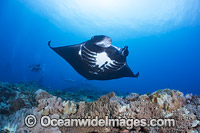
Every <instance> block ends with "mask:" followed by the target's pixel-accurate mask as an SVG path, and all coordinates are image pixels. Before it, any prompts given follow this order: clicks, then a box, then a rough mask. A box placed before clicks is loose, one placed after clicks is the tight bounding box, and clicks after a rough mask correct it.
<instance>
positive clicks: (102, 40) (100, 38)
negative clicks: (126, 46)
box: [90, 35, 112, 48]
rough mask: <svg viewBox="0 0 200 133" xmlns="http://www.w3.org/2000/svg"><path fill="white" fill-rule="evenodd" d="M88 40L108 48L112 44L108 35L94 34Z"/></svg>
mask: <svg viewBox="0 0 200 133" xmlns="http://www.w3.org/2000/svg"><path fill="white" fill-rule="evenodd" d="M90 42H91V43H92V44H95V45H97V46H100V47H102V48H108V47H110V46H111V44H112V39H111V38H110V37H108V36H104V35H96V36H93V37H92V38H91V40H90Z"/></svg>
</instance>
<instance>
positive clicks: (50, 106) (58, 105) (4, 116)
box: [0, 83, 200, 133]
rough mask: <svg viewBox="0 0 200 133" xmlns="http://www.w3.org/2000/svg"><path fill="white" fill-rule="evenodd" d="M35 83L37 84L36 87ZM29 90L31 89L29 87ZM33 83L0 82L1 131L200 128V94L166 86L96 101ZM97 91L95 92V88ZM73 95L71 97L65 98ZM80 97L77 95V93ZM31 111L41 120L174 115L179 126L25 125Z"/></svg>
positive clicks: (38, 121)
mask: <svg viewBox="0 0 200 133" xmlns="http://www.w3.org/2000/svg"><path fill="white" fill-rule="evenodd" d="M33 86H34V88H33ZM28 90H29V91H28ZM49 92H50V93H49ZM49 92H47V91H46V90H44V88H41V87H39V86H35V85H33V84H8V83H0V95H1V99H0V106H1V108H0V119H1V121H0V131H1V132H3V133H7V132H19V133H26V132H33V133H40V132H41V133H43V132H47V133H49V132H71V133H77V132H82V133H86V132H135V133H139V132H141V133H142V132H144V133H145V132H150V133H155V132H162V133H168V132H191V133H196V132H200V96H195V95H192V94H187V95H185V96H184V95H183V93H182V92H179V91H177V90H170V89H164V90H159V91H156V92H153V93H151V94H144V95H139V94H137V93H130V94H129V95H127V96H118V95H116V94H115V93H114V92H111V93H109V94H107V95H103V96H100V97H99V98H98V99H97V100H96V101H90V100H89V102H88V100H87V99H85V100H81V101H80V99H79V101H77V100H75V101H74V100H73V96H72V95H71V97H70V96H69V95H67V96H66V93H64V94H63V95H61V93H60V94H59V95H55V94H56V93H51V92H52V91H49ZM92 93H93V92H92ZM63 97H70V98H63ZM75 97H77V96H75ZM28 114H33V115H35V116H36V118H37V123H40V118H41V117H42V116H47V115H48V116H50V118H55V119H59V118H62V119H67V118H69V119H73V118H94V119H95V118H96V116H98V118H103V119H105V117H109V118H113V119H119V118H125V119H129V118H131V119H146V120H147V121H148V122H149V121H150V120H151V119H161V118H162V119H164V118H168V119H174V120H175V122H176V123H175V126H171V127H169V126H167V127H159V126H152V127H151V126H135V127H130V128H127V127H126V126H125V125H118V126H113V127H105V126H103V127H99V126H98V127H47V128H45V127H42V126H41V125H40V124H36V126H35V127H33V128H28V127H26V126H25V125H24V119H25V117H26V116H27V115H28Z"/></svg>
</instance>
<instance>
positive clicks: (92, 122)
mask: <svg viewBox="0 0 200 133" xmlns="http://www.w3.org/2000/svg"><path fill="white" fill-rule="evenodd" d="M24 123H25V125H26V126H27V127H29V128H33V127H34V126H35V125H36V124H37V118H36V117H35V116H34V115H28V116H26V118H25V120H24ZM40 125H41V126H42V127H50V126H51V127H119V126H120V127H126V128H127V129H132V128H133V127H139V126H141V127H149V126H152V127H154V126H158V127H174V126H175V120H174V119H151V120H150V121H148V120H147V119H132V118H129V119H112V118H109V117H108V116H105V118H104V119H102V118H98V116H96V117H95V118H94V119H91V118H90V117H88V118H84V119H83V118H81V119H55V118H51V117H50V116H42V117H41V119H40Z"/></svg>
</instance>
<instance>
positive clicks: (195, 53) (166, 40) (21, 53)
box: [0, 0, 200, 94]
mask: <svg viewBox="0 0 200 133" xmlns="http://www.w3.org/2000/svg"><path fill="white" fill-rule="evenodd" d="M169 1H170V0H169ZM67 2H68V3H67V4H69V1H67ZM87 2H88V3H90V2H91V1H89V0H86V1H85V3H86V5H87ZM111 2H114V1H111ZM118 2H120V0H118ZM127 2H131V1H130V0H127ZM142 2H143V3H137V6H141V5H140V4H144V3H145V1H144V0H143V1H142ZM175 2H177V1H175ZM77 3H78V1H77V0H76V1H75V3H73V2H71V6H70V7H69V6H66V5H63V4H64V3H62V2H61V1H57V3H53V2H52V3H51V2H50V1H49V0H47V1H46V2H45V3H44V2H42V1H39V0H36V1H34V2H33V1H32V2H28V0H27V1H23V0H16V1H11V0H8V1H6V0H2V1H1V2H0V20H1V21H0V44H1V45H0V46H1V48H0V61H1V65H0V81H4V82H12V83H16V82H28V81H33V80H34V81H37V82H39V83H40V84H42V85H44V86H46V87H48V88H56V89H65V88H69V87H72V86H79V87H82V86H84V87H87V86H88V87H91V86H94V88H96V87H98V88H101V89H104V90H108V91H125V92H136V93H148V92H153V91H156V90H158V89H164V88H171V89H177V90H180V91H182V92H184V93H193V94H200V77H199V75H200V70H199V69H200V52H199V51H200V15H199V14H200V13H199V12H200V11H199V10H200V6H199V5H200V4H199V1H198V0H192V1H191V2H190V5H187V4H188V3H187V2H185V1H184V0H183V3H182V5H181V4H180V5H179V4H177V3H174V4H171V5H170V4H169V5H167V6H166V7H167V9H166V11H162V9H163V7H162V6H161V7H158V9H157V10H159V11H160V12H157V11H154V10H153V9H154V7H152V8H150V9H148V10H150V11H152V13H151V12H148V13H147V12H146V11H145V9H140V8H139V9H138V10H139V11H141V12H137V14H136V13H134V12H131V11H127V10H125V9H124V8H123V9H121V10H122V11H121V12H123V13H122V14H117V13H116V14H115V12H113V10H106V11H105V12H103V10H100V12H99V10H97V11H96V9H95V8H94V12H92V13H91V10H89V9H88V11H87V12H89V13H85V14H84V12H83V11H85V10H86V8H85V7H87V6H88V5H87V6H83V7H82V5H83V3H81V4H79V3H78V4H77ZM76 4H77V5H79V6H80V7H79V8H74V7H73V5H76ZM123 4H125V3H122V5H123ZM129 4H130V3H129ZM133 4H136V3H133ZM164 4H165V3H164ZM58 5H59V6H58ZM111 5H113V3H111ZM147 5H148V4H147ZM186 5H187V6H186ZM89 6H91V5H89ZM118 6H119V5H116V7H118ZM150 6H151V5H150ZM174 6H175V7H174ZM179 6H180V11H179V10H178V9H179V8H177V7H179ZM76 7H77V6H76ZM81 7H82V8H81ZM97 7H98V6H97ZM100 7H101V6H100ZM100 7H99V8H100ZM172 7H173V8H172ZM189 7H190V8H189ZM105 8H106V9H108V8H109V6H108V7H105ZM176 8H177V9H176ZM188 8H189V9H188ZM109 9H110V8H109ZM190 9H194V10H190ZM77 10H78V11H79V10H81V13H83V14H80V12H77ZM118 10H119V13H121V12H120V9H118ZM118 10H116V11H118ZM188 10H189V11H190V12H189V13H188ZM114 11H115V10H114ZM126 12H128V13H129V14H126ZM143 12H144V13H143ZM61 13H63V14H61ZM109 13H110V14H109ZM106 14H108V15H110V16H107V15H106ZM155 14H161V15H158V16H157V15H155ZM162 14H164V15H162ZM65 15H66V16H65ZM70 15H71V16H70ZM92 15H93V16H97V17H91V16H92ZM104 15H105V16H104ZM118 15H124V16H118ZM125 15H126V16H125ZM151 15H152V16H151ZM68 16H70V17H68ZM141 16H143V17H141ZM155 16H157V18H155ZM134 17H135V18H134ZM147 18H148V19H147ZM101 34H104V35H108V36H110V37H111V38H112V40H113V45H115V46H117V47H124V46H125V45H127V46H128V47H129V56H128V65H129V66H130V68H131V69H132V70H133V71H134V72H135V73H136V72H140V76H139V77H138V78H121V79H116V80H109V81H88V80H86V79H85V78H83V77H82V76H80V75H79V74H78V73H77V72H76V71H75V70H74V69H73V68H72V67H71V66H70V65H69V64H68V63H67V62H66V61H64V60H63V59H62V58H61V57H60V56H58V55H57V54H56V53H55V52H53V51H52V50H51V49H50V48H49V47H48V45H47V43H48V41H49V40H51V41H52V45H53V46H65V45H70V44H77V43H81V42H83V41H86V40H89V39H90V38H91V37H92V36H94V35H101ZM32 64H41V66H42V70H41V71H39V72H31V71H30V68H29V66H30V65H32Z"/></svg>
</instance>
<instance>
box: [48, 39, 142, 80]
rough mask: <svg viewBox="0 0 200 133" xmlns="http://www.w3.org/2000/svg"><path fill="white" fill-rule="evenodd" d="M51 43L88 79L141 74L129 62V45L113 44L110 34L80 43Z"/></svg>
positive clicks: (58, 52) (56, 50) (57, 51)
mask: <svg viewBox="0 0 200 133" xmlns="http://www.w3.org/2000/svg"><path fill="white" fill-rule="evenodd" d="M50 43H51V41H49V42H48V45H49V47H50V48H51V49H53V50H54V51H55V52H56V53H57V54H58V55H60V56H61V57H62V58H64V59H65V60H66V61H67V62H68V63H69V64H70V65H71V66H72V67H73V68H74V69H75V70H76V71H77V72H78V73H79V74H80V75H82V76H83V77H85V78H86V79H88V80H111V79H118V78H122V77H135V78H137V77H138V76H139V72H137V74H134V73H133V72H132V71H131V69H130V68H129V66H128V64H127V61H126V57H127V56H128V54H129V51H128V46H125V47H124V48H118V47H116V46H113V45H111V44H112V39H111V38H110V37H108V36H105V35H96V36H93V37H92V38H91V39H90V40H88V41H85V42H82V43H80V44H75V45H68V46H62V47H52V46H51V45H50Z"/></svg>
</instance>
